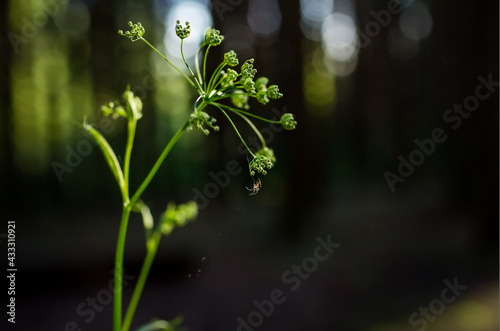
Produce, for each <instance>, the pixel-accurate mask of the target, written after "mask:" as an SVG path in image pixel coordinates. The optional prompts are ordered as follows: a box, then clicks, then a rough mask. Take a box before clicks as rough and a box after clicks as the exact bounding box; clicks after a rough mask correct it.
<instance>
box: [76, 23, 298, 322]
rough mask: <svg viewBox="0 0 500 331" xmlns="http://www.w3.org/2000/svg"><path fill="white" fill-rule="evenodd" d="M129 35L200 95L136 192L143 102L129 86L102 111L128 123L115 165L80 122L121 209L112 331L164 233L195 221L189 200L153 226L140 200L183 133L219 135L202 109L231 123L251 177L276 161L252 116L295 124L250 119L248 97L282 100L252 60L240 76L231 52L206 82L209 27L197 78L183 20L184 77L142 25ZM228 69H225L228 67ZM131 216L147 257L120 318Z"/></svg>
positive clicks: (212, 37) (213, 36)
mask: <svg viewBox="0 0 500 331" xmlns="http://www.w3.org/2000/svg"><path fill="white" fill-rule="evenodd" d="M129 26H130V28H131V29H130V31H126V32H123V31H121V30H120V31H118V33H119V34H120V35H122V36H125V37H127V38H129V39H130V40H132V41H137V40H141V41H143V42H144V43H146V44H147V45H148V46H149V47H151V48H152V49H153V50H154V51H155V52H156V53H158V54H159V55H160V56H161V57H162V58H163V59H164V60H165V61H166V62H167V63H168V64H170V65H171V66H172V67H173V68H175V69H176V70H177V71H178V72H179V73H180V74H181V75H182V76H183V77H184V78H185V79H186V80H187V81H188V82H189V84H190V85H191V86H193V88H194V89H196V91H197V93H198V98H197V99H196V101H195V103H194V107H193V108H194V109H193V112H192V113H191V114H190V115H189V117H188V118H187V120H186V122H185V124H184V125H182V126H181V127H180V128H179V130H178V131H177V132H176V133H175V134H174V136H173V137H172V138H171V139H170V141H169V142H168V143H167V144H166V146H165V148H164V149H163V152H162V153H161V154H160V156H159V157H158V159H157V160H156V162H155V163H154V165H153V166H152V168H151V170H150V171H149V173H148V175H147V176H146V178H145V179H144V180H143V182H142V183H141V184H140V186H139V188H138V189H137V190H136V191H135V192H133V194H132V192H130V185H129V184H130V182H129V178H130V159H131V156H132V148H133V145H134V138H135V132H136V127H137V121H139V120H140V119H141V118H142V116H143V113H142V102H141V100H140V99H139V98H138V97H136V96H134V94H133V93H132V92H131V91H130V89H129V88H127V90H126V91H125V92H124V93H123V101H124V103H123V104H124V105H121V104H120V103H118V102H108V103H107V104H105V105H104V106H102V107H101V113H102V114H103V115H104V116H112V117H113V118H115V119H116V118H118V117H124V118H125V119H126V120H127V141H126V145H125V146H126V147H125V155H124V159H123V162H122V164H121V163H120V162H119V161H118V158H117V157H116V154H115V152H114V151H113V149H112V148H111V146H110V145H109V144H108V142H107V141H106V139H105V138H104V137H103V135H102V134H101V133H99V131H97V130H96V129H95V128H93V127H92V126H91V125H90V124H88V123H87V122H86V121H84V123H83V128H84V129H85V130H86V131H87V132H88V133H89V134H90V135H91V136H92V137H93V139H94V140H95V141H96V142H97V144H98V146H99V147H100V149H101V151H102V153H103V155H104V157H105V159H106V161H107V163H108V166H109V168H110V169H111V172H112V173H113V175H114V177H115V179H116V182H117V183H118V186H119V188H120V192H121V196H122V200H123V205H122V216H121V222H120V228H119V233H118V241H117V246H116V256H115V283H114V304H113V325H114V331H128V330H129V328H130V324H131V322H132V319H133V316H134V313H135V311H136V308H137V305H138V302H139V299H140V297H141V293H142V290H143V288H144V285H145V283H146V279H147V277H148V273H149V270H150V268H151V265H152V262H153V259H154V257H155V255H156V252H157V250H158V245H159V243H160V239H161V237H162V236H164V235H168V234H170V233H171V232H172V230H173V229H174V228H175V227H177V226H184V225H186V224H187V223H188V222H189V221H192V220H194V219H195V218H196V216H197V213H198V208H197V205H196V204H195V203H194V202H192V201H191V202H188V203H185V204H182V205H178V206H176V205H175V204H174V203H169V204H168V206H167V208H166V211H165V212H164V213H163V214H162V215H161V216H160V219H159V221H158V222H157V224H156V226H155V224H154V222H153V216H152V215H151V212H150V209H149V207H148V206H147V205H146V204H145V203H144V202H143V201H142V200H141V195H142V194H143V192H144V191H145V190H146V188H147V187H148V185H149V184H150V182H151V180H152V179H153V177H154V176H155V174H156V173H157V171H158V169H159V168H160V166H161V165H162V163H163V161H164V160H165V158H166V157H167V155H168V154H169V152H170V151H171V150H172V148H173V147H174V145H175V144H176V142H177V141H178V140H179V138H180V137H181V136H182V135H183V133H184V132H185V131H188V132H189V131H193V130H196V129H200V130H201V131H202V132H203V133H204V134H206V135H208V134H209V132H210V129H212V130H214V131H218V130H219V127H218V126H217V125H215V123H216V119H215V118H214V117H212V116H211V115H209V114H208V113H207V112H206V111H205V110H207V107H208V106H211V107H212V108H213V110H214V111H219V112H220V113H222V114H223V115H224V117H225V118H226V119H227V120H228V121H229V123H230V124H231V126H232V127H233V128H234V130H235V131H236V134H237V136H238V137H239V139H241V141H242V142H243V143H244V145H245V147H246V149H247V150H248V152H249V154H250V155H251V156H252V160H251V161H250V162H249V172H250V175H251V176H254V175H255V172H257V173H261V174H262V175H265V174H266V173H267V170H269V169H271V168H272V167H273V165H274V162H275V161H276V159H275V156H274V152H273V150H272V149H270V148H269V147H267V145H266V142H265V140H264V138H263V137H262V135H261V134H260V132H259V130H257V128H256V126H255V125H254V124H253V122H252V121H251V120H250V118H255V119H259V120H262V121H266V122H269V123H275V124H281V125H282V126H283V127H284V128H285V129H287V130H292V129H294V128H295V126H296V124H297V122H296V121H295V120H294V118H293V115H292V114H288V113H286V114H284V115H283V116H282V117H281V120H280V121H272V120H268V119H265V118H263V117H260V116H257V115H254V114H252V113H250V112H248V109H249V104H248V100H249V99H250V98H255V99H257V100H258V101H259V102H260V103H262V104H266V103H268V102H269V99H278V98H281V97H282V94H281V93H280V92H279V89H278V86H277V85H271V86H267V83H268V79H267V78H265V77H261V78H258V79H256V80H254V77H255V74H256V71H257V70H256V69H254V68H253V62H254V60H253V59H249V60H246V61H245V62H244V63H243V65H242V66H241V68H240V72H237V71H236V70H234V69H231V68H234V67H236V66H237V65H238V64H239V60H238V58H237V56H236V53H235V52H234V51H229V52H227V53H225V54H224V60H223V61H222V62H221V63H220V64H219V65H218V66H217V68H216V69H215V71H214V72H213V73H212V75H210V77H209V78H208V79H207V77H208V76H207V56H208V53H209V50H210V48H211V47H215V46H218V45H219V44H220V43H221V42H222V41H223V39H224V37H223V36H222V35H220V32H219V31H218V30H216V29H212V28H209V29H208V30H207V32H206V34H205V41H204V43H202V45H201V46H200V50H199V51H198V53H197V56H196V74H195V73H194V72H193V70H192V69H191V67H190V66H189V65H188V63H187V62H186V59H185V57H184V53H183V42H184V39H185V38H187V37H189V34H190V32H191V27H190V26H189V23H188V22H186V24H185V26H183V25H181V24H180V22H179V21H177V24H176V26H175V30H176V34H177V36H178V37H179V38H180V39H181V42H180V53H181V55H182V59H183V62H184V64H185V65H186V68H187V71H188V74H187V75H186V74H185V73H184V72H182V71H181V70H180V69H179V68H178V67H176V66H175V65H174V64H172V63H171V62H170V61H169V60H168V59H167V58H166V57H165V56H164V55H163V54H161V53H160V52H159V51H158V50H157V49H156V48H155V47H154V46H153V45H151V44H150V43H149V42H148V41H147V40H146V39H144V37H143V35H144V33H145V29H144V28H143V27H142V25H141V23H137V24H133V23H132V22H129ZM204 49H205V54H204V59H203V64H202V67H201V68H200V66H199V61H198V58H199V57H200V54H201V53H202V51H203V50H204ZM226 68H227V69H226ZM224 99H228V100H229V102H230V103H231V105H228V104H226V103H223V100H224ZM229 114H233V115H236V116H238V117H240V118H242V119H243V120H244V121H245V122H246V123H248V125H249V126H250V127H251V128H252V129H253V130H254V131H255V133H256V134H257V136H258V137H259V139H260V141H261V143H262V148H261V149H260V150H258V151H256V152H253V151H252V150H251V149H250V148H249V147H248V145H247V144H246V143H245V141H244V140H243V138H242V137H241V134H240V133H239V131H238V129H237V127H236V125H235V123H234V122H233V120H232V118H231V116H230V115H229ZM132 212H135V213H140V214H141V215H142V219H143V224H144V229H145V232H146V257H145V260H144V263H143V266H142V269H141V272H140V274H139V278H138V280H137V284H136V286H135V289H134V292H133V294H132V298H131V300H130V303H129V305H128V308H127V311H126V313H125V317H123V316H122V277H123V261H124V249H125V239H126V234H127V226H128V221H129V218H130V215H131V213H132ZM179 324H180V322H179V320H178V319H176V320H175V321H171V322H167V321H154V322H151V323H149V324H147V325H145V326H143V327H141V329H140V330H174V329H175V328H176V327H177V326H178V325H179Z"/></svg>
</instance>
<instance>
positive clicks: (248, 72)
mask: <svg viewBox="0 0 500 331" xmlns="http://www.w3.org/2000/svg"><path fill="white" fill-rule="evenodd" d="M253 61H254V59H248V60H246V61H245V63H243V65H242V66H241V78H242V79H243V80H246V79H248V78H250V79H253V78H254V77H255V74H256V73H257V69H254V68H253Z"/></svg>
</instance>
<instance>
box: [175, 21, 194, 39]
mask: <svg viewBox="0 0 500 331" xmlns="http://www.w3.org/2000/svg"><path fill="white" fill-rule="evenodd" d="M175 34H176V35H177V37H179V38H181V39H186V38H187V37H189V35H190V34H191V27H190V26H189V22H186V27H183V26H182V25H181V21H177V24H176V25H175Z"/></svg>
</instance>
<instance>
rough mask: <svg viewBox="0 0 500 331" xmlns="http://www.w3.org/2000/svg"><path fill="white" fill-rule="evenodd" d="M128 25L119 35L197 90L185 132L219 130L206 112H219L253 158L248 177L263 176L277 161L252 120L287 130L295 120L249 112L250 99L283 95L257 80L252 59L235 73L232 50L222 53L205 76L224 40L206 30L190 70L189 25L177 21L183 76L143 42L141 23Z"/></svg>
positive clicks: (261, 100) (262, 79) (265, 81)
mask: <svg viewBox="0 0 500 331" xmlns="http://www.w3.org/2000/svg"><path fill="white" fill-rule="evenodd" d="M129 26H131V28H132V29H131V31H130V32H129V31H127V32H123V31H119V32H118V33H119V34H120V35H123V36H126V37H127V38H129V39H131V40H132V41H135V40H139V39H140V40H143V41H144V42H145V43H146V44H147V45H148V46H149V47H151V48H152V49H154V50H155V51H156V52H157V53H158V54H160V56H162V57H163V59H164V60H165V61H167V62H168V63H169V64H170V65H172V66H173V67H174V68H175V69H176V70H177V71H178V72H179V73H180V74H181V75H183V76H184V78H186V80H187V81H188V82H189V84H191V85H192V86H193V87H194V88H195V89H196V90H197V92H198V94H199V97H198V98H197V100H196V102H195V103H194V107H193V108H194V109H193V113H192V114H191V115H190V117H189V120H188V124H187V130H188V131H192V130H195V129H200V130H201V131H202V132H203V133H204V134H207V135H208V134H209V132H210V131H209V129H212V130H214V131H218V130H219V126H216V125H215V122H216V119H215V117H213V116H212V115H213V114H209V112H207V110H206V109H205V108H207V107H209V106H210V107H211V108H213V109H214V110H215V111H216V112H217V111H219V112H220V113H222V114H223V115H224V117H225V118H226V119H227V120H228V122H229V123H230V124H231V126H232V127H233V128H234V130H235V131H236V134H237V136H238V137H239V138H240V139H241V141H242V142H243V144H244V145H245V147H246V149H247V150H248V153H249V154H250V155H251V156H252V159H251V160H250V162H249V172H250V175H251V176H254V175H255V174H256V173H260V174H262V175H265V174H267V171H268V170H269V169H271V168H272V167H273V166H274V163H275V162H276V158H275V156H274V152H273V150H272V149H270V148H269V147H267V145H266V142H265V140H264V138H263V136H262V135H261V133H260V132H259V130H258V129H257V127H256V126H255V125H254V124H253V122H252V120H251V119H257V120H261V121H265V122H268V123H273V124H280V125H282V126H283V128H285V129H286V130H293V129H295V127H296V125H297V122H296V121H295V119H294V116H293V115H292V114H290V113H285V114H283V115H282V117H281V119H280V120H270V119H267V118H264V117H261V116H257V115H255V114H253V113H250V112H248V110H249V109H250V104H249V101H250V100H251V99H252V98H253V99H256V100H257V101H258V102H259V103H261V104H263V105H265V104H267V103H269V102H270V100H276V99H279V98H281V97H283V94H282V93H280V91H279V87H278V86H277V85H268V84H269V79H268V78H266V77H259V78H256V74H257V69H255V68H254V59H247V60H246V61H244V62H243V64H242V65H241V66H240V68H239V70H238V69H237V68H236V67H237V66H238V65H239V64H240V61H239V60H238V56H237V54H236V53H235V52H234V51H233V50H231V51H229V52H226V53H225V54H224V58H223V61H222V62H221V63H220V64H219V65H218V66H217V67H216V68H215V70H214V71H213V73H212V74H211V75H207V68H206V67H207V56H208V54H209V50H210V48H211V47H216V46H218V45H220V44H221V43H222V42H223V40H224V36H222V35H221V33H220V31H219V30H217V29H214V28H209V29H208V30H207V31H206V33H205V40H204V41H203V42H202V44H201V46H200V49H199V51H198V52H197V54H196V59H195V70H194V71H193V70H192V68H191V66H189V65H188V63H187V61H186V59H185V57H184V52H183V42H184V39H186V38H188V37H189V35H190V33H191V26H190V25H189V22H185V25H184V26H183V25H181V22H180V21H177V24H176V25H175V33H176V35H177V36H178V37H179V38H180V40H181V42H180V53H181V56H182V59H183V61H184V64H185V66H186V68H187V70H188V71H189V73H188V74H185V73H183V72H182V71H181V70H180V69H179V68H178V67H176V66H175V65H173V64H172V63H171V62H170V61H169V60H168V59H167V58H166V57H165V56H164V55H162V54H161V53H160V52H159V51H158V50H157V49H156V48H154V46H152V45H151V44H150V43H149V42H148V41H147V40H146V39H144V37H143V35H144V28H143V27H142V25H141V24H140V23H137V24H133V23H132V22H129ZM203 52H204V56H203V62H202V65H201V66H200V65H199V62H200V61H199V58H200V56H201V54H203ZM195 72H196V74H195ZM224 99H227V102H224ZM210 112H213V111H210ZM230 114H231V115H232V116H231V115H230ZM234 116H237V117H239V118H241V119H243V121H244V122H246V123H247V124H248V125H249V126H250V128H251V129H252V130H254V131H255V133H256V135H257V136H258V137H259V140H260V142H261V145H262V148H261V149H260V150H259V151H256V152H254V151H252V150H251V149H250V148H249V147H248V145H247V144H246V142H245V141H244V139H243V138H242V136H241V134H240V133H239V131H238V128H237V127H236V124H235V122H234V121H233V117H234Z"/></svg>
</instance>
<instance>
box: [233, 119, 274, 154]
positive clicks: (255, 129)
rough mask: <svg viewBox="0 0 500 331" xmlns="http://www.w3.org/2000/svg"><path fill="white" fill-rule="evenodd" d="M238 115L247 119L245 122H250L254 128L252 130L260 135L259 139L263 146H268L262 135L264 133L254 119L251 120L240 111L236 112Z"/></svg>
mask: <svg viewBox="0 0 500 331" xmlns="http://www.w3.org/2000/svg"><path fill="white" fill-rule="evenodd" d="M234 113H235V114H236V115H238V116H240V117H241V118H242V119H244V120H245V122H247V123H248V125H250V127H251V128H252V130H253V131H254V132H255V134H256V135H257V137H259V140H260V143H261V144H262V148H265V147H267V145H266V141H265V139H264V137H263V136H262V133H260V131H259V130H258V129H257V127H256V126H255V124H253V123H252V121H250V120H249V119H248V117H246V116H245V115H243V114H241V113H238V112H234Z"/></svg>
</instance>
